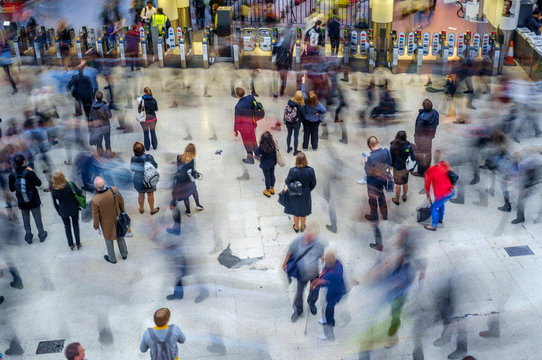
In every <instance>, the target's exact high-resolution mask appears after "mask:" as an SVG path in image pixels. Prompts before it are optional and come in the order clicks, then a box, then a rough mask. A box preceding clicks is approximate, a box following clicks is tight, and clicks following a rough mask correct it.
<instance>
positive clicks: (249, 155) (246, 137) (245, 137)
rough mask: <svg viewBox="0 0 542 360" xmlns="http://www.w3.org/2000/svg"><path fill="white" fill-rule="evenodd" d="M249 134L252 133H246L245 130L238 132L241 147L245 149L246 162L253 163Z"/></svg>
mask: <svg viewBox="0 0 542 360" xmlns="http://www.w3.org/2000/svg"><path fill="white" fill-rule="evenodd" d="M250 132H252V133H254V132H253V131H246V130H244V131H240V133H241V139H242V140H243V146H244V147H245V150H246V152H247V160H248V161H249V162H251V163H253V162H254V153H253V149H252V144H251V136H250Z"/></svg>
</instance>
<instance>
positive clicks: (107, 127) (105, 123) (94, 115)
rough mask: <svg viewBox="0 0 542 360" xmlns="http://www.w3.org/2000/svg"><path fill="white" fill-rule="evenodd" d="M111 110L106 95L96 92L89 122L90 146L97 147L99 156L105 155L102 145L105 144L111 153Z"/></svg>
mask: <svg viewBox="0 0 542 360" xmlns="http://www.w3.org/2000/svg"><path fill="white" fill-rule="evenodd" d="M111 117H112V115H111V110H110V109H109V107H108V106H107V103H106V102H105V101H104V94H103V93H102V92H101V91H99V90H98V91H96V102H95V103H94V104H92V108H91V109H90V114H89V121H88V134H89V138H90V139H89V144H90V145H96V148H97V149H98V154H100V156H101V155H103V153H104V149H103V146H102V143H103V142H105V149H106V151H107V152H108V153H111V123H110V122H109V120H110V119H111Z"/></svg>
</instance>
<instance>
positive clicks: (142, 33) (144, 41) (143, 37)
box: [139, 27, 149, 67]
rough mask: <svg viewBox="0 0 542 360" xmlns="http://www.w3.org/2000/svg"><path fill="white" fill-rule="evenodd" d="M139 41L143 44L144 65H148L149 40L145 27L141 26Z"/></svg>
mask: <svg viewBox="0 0 542 360" xmlns="http://www.w3.org/2000/svg"><path fill="white" fill-rule="evenodd" d="M139 43H140V46H141V60H142V62H143V67H147V66H148V61H147V52H148V48H147V47H148V45H149V44H148V42H147V36H146V32H145V29H144V28H143V27H141V28H139Z"/></svg>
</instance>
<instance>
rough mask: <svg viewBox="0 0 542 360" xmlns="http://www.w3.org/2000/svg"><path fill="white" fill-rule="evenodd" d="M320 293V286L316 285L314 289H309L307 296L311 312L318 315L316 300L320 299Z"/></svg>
mask: <svg viewBox="0 0 542 360" xmlns="http://www.w3.org/2000/svg"><path fill="white" fill-rule="evenodd" d="M319 294H320V288H319V287H316V288H314V289H313V290H311V291H309V296H307V303H308V304H309V307H310V308H311V313H312V314H313V315H316V302H317V301H318V295H319Z"/></svg>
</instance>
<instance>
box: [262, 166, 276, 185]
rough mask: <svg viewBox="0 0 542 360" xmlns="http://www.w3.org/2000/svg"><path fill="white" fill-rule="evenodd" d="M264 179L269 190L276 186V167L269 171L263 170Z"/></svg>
mask: <svg viewBox="0 0 542 360" xmlns="http://www.w3.org/2000/svg"><path fill="white" fill-rule="evenodd" d="M262 171H263V177H264V178H265V188H266V189H267V190H269V188H272V187H274V186H275V167H274V166H273V167H272V168H269V169H262Z"/></svg>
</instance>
